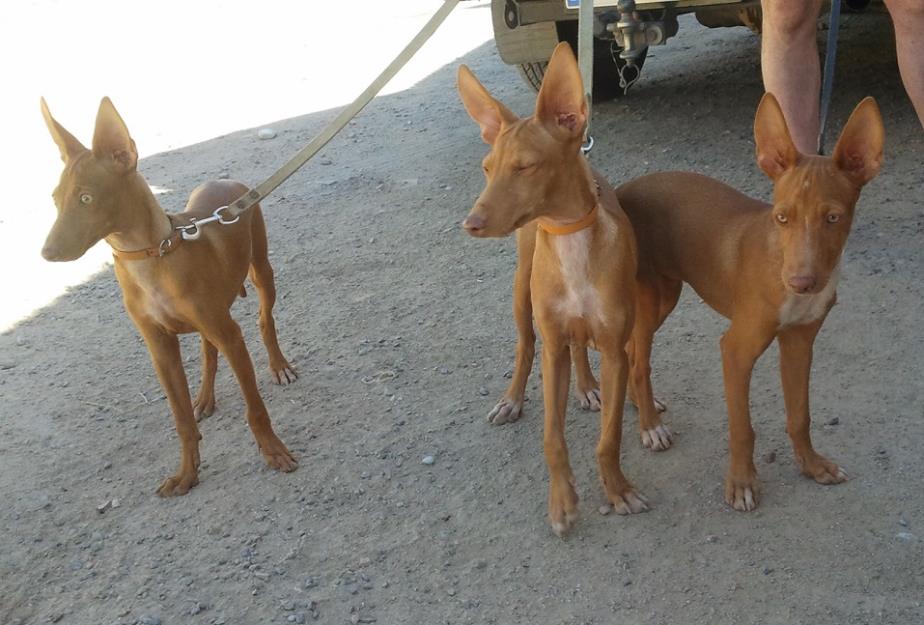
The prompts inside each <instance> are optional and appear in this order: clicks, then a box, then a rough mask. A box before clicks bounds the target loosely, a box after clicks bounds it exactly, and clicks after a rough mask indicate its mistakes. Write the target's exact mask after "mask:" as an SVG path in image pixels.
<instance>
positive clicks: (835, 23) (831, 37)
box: [818, 0, 841, 154]
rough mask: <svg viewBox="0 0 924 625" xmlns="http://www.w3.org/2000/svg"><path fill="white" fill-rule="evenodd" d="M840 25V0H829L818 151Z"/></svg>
mask: <svg viewBox="0 0 924 625" xmlns="http://www.w3.org/2000/svg"><path fill="white" fill-rule="evenodd" d="M840 25H841V0H831V14H830V16H829V18H828V42H827V43H826V44H825V71H824V75H823V78H822V81H821V111H820V112H819V114H820V116H821V120H820V124H819V127H818V153H819V154H824V153H825V126H826V125H827V124H828V112H829V111H830V110H831V96H832V95H833V92H834V64H835V61H836V60H837V34H838V31H839V30H840Z"/></svg>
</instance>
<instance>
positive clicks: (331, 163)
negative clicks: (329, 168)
mask: <svg viewBox="0 0 924 625" xmlns="http://www.w3.org/2000/svg"><path fill="white" fill-rule="evenodd" d="M318 162H319V163H321V164H322V165H333V164H334V161H332V160H330V159H329V158H322V159H321V160H320V161H318Z"/></svg>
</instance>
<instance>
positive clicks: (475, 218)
mask: <svg viewBox="0 0 924 625" xmlns="http://www.w3.org/2000/svg"><path fill="white" fill-rule="evenodd" d="M484 226H485V220H484V217H482V216H481V215H474V214H472V215H469V216H468V217H466V218H465V221H463V222H462V227H463V228H465V229H466V230H467V231H468V232H469V233H470V234H474V233H477V232H480V231H481V230H483V229H484Z"/></svg>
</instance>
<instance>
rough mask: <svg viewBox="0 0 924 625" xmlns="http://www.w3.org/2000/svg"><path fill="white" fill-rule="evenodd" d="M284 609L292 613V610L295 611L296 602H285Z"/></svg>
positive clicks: (283, 603)
mask: <svg viewBox="0 0 924 625" xmlns="http://www.w3.org/2000/svg"><path fill="white" fill-rule="evenodd" d="M282 609H283V610H285V611H286V612H291V611H292V610H294V609H295V602H294V601H292V600H291V599H290V600H288V601H283V602H282Z"/></svg>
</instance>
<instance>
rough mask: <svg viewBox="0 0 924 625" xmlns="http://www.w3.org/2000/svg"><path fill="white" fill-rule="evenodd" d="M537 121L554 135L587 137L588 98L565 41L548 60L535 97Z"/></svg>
mask: <svg viewBox="0 0 924 625" xmlns="http://www.w3.org/2000/svg"><path fill="white" fill-rule="evenodd" d="M536 118H537V119H538V120H539V121H541V122H542V123H543V124H544V125H545V126H546V127H548V128H550V129H553V132H564V133H566V134H567V136H568V137H570V138H575V137H580V138H583V137H584V127H585V126H586V125H587V98H586V97H584V83H583V82H582V81H581V71H580V69H578V64H577V60H576V59H575V58H574V52H572V51H571V46H570V45H568V44H567V43H565V42H562V43H560V44H558V45H557V46H556V47H555V51H554V52H553V53H552V58H551V59H549V66H548V67H547V68H546V70H545V76H544V77H543V78H542V87H541V88H540V89H539V96H538V97H537V98H536Z"/></svg>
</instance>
